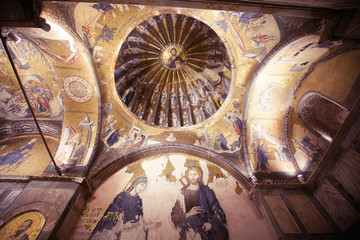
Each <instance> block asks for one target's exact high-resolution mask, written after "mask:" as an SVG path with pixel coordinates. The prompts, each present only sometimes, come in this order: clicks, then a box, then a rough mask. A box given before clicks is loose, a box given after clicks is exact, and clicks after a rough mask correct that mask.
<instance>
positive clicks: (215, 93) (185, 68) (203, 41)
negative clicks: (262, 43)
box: [115, 14, 232, 127]
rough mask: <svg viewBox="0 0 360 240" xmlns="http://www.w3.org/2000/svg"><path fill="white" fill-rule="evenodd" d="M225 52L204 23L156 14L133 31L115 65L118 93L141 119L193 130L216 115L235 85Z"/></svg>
mask: <svg viewBox="0 0 360 240" xmlns="http://www.w3.org/2000/svg"><path fill="white" fill-rule="evenodd" d="M231 76H232V75H231V67H230V60H229V56H228V53H227V51H226V48H225V46H224V44H223V42H222V41H221V39H220V38H219V37H218V36H217V34H216V33H215V32H214V31H213V30H212V29H211V28H210V27H209V26H207V25H206V24H204V23H202V22H200V21H199V20H197V19H195V18H192V17H189V16H185V15H180V14H161V15H157V16H153V17H151V18H149V19H147V20H145V21H144V22H142V23H141V24H139V25H138V26H136V27H135V29H133V30H132V31H131V33H130V34H129V35H128V36H127V38H126V39H125V41H124V43H123V45H122V47H121V49H120V52H119V55H118V58H117V61H116V66H115V85H116V90H117V92H118V94H119V96H120V98H121V99H122V101H123V102H124V103H125V105H126V106H127V107H128V108H129V109H130V110H131V111H132V112H133V113H134V114H136V115H137V116H138V117H139V118H141V119H144V120H146V121H147V122H148V123H150V124H154V125H159V126H162V127H182V126H191V125H195V124H198V123H201V122H203V121H204V120H205V119H207V118H209V117H210V116H212V115H213V114H214V113H215V112H216V111H217V110H218V109H219V108H220V106H221V105H222V104H223V102H224V101H225V98H226V97H227V95H228V92H229V90H230V86H231Z"/></svg>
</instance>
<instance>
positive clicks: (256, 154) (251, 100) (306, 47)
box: [244, 35, 334, 182]
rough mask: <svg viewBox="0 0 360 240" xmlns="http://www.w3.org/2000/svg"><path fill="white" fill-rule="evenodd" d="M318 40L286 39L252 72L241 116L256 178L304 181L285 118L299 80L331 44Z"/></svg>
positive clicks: (325, 53)
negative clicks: (286, 40) (252, 77)
mask: <svg viewBox="0 0 360 240" xmlns="http://www.w3.org/2000/svg"><path fill="white" fill-rule="evenodd" d="M318 40H319V36H317V35H307V36H303V37H298V38H297V39H294V40H292V41H290V42H288V44H286V45H284V46H283V47H281V49H279V50H278V51H277V52H276V53H274V54H273V55H272V57H271V58H270V59H269V60H268V61H267V64H266V65H265V66H263V67H262V68H261V69H259V70H258V71H257V72H256V74H255V75H254V76H255V77H254V79H253V81H252V83H251V86H250V87H249V90H248V98H247V100H246V103H245V110H244V119H246V125H247V126H246V129H247V130H246V138H247V140H248V143H247V146H246V147H247V150H248V152H247V154H248V158H249V161H250V164H251V166H252V169H253V171H254V172H255V175H256V176H257V177H258V178H262V179H266V178H271V176H272V177H275V178H279V177H280V178H289V177H290V178H291V177H294V176H298V177H299V181H302V182H304V180H303V178H302V175H301V174H302V171H306V168H304V167H303V165H301V166H302V167H299V164H298V160H299V159H296V158H295V157H294V155H293V153H292V149H291V139H292V136H291V134H292V133H289V131H288V129H289V128H292V126H288V119H289V109H291V105H292V102H293V101H294V94H295V91H296V86H297V85H298V84H299V79H301V77H302V76H303V75H304V74H305V73H306V70H307V69H309V67H310V66H312V65H313V64H314V62H316V61H317V60H318V59H321V58H323V57H324V56H325V55H327V54H328V53H329V51H330V50H329V49H331V48H332V47H334V45H332V44H330V45H319V44H318ZM307 161H310V159H307Z"/></svg>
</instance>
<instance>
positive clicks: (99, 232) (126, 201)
mask: <svg viewBox="0 0 360 240" xmlns="http://www.w3.org/2000/svg"><path fill="white" fill-rule="evenodd" d="M140 184H142V186H140V188H139V187H138V185H140ZM146 186H147V178H146V177H139V178H137V179H136V180H135V181H134V182H133V183H132V184H131V186H130V187H129V188H128V189H127V190H126V191H123V192H121V193H119V194H118V195H117V196H116V197H115V198H114V200H113V202H112V203H111V204H110V205H109V207H108V208H107V209H106V211H105V213H104V215H103V217H102V218H101V219H100V221H99V222H98V223H97V225H96V227H95V228H94V230H93V231H92V233H91V239H129V236H132V238H131V239H137V240H141V239H146V232H145V229H144V224H143V204H142V199H141V198H140V197H139V195H138V194H139V193H140V192H142V191H144V190H145V187H146Z"/></svg>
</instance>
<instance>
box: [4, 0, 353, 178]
mask: <svg viewBox="0 0 360 240" xmlns="http://www.w3.org/2000/svg"><path fill="white" fill-rule="evenodd" d="M42 17H43V18H45V19H46V23H47V24H48V26H49V27H50V30H49V31H43V30H40V29H28V28H17V29H9V30H8V31H9V32H11V33H13V34H16V35H17V36H19V37H20V38H21V39H22V40H21V41H20V42H19V43H16V42H15V41H13V40H9V44H8V45H9V48H10V49H11V51H12V52H13V53H14V54H13V56H12V57H13V59H14V62H15V64H16V69H17V71H18V72H19V75H20V78H21V79H22V81H23V84H24V85H25V88H26V89H27V90H26V91H25V92H27V95H28V96H29V97H30V100H31V103H32V106H33V109H34V111H35V116H36V117H37V118H39V119H40V120H46V121H49V122H51V121H53V122H56V124H57V126H59V125H61V126H62V128H61V129H62V130H61V138H60V143H59V146H58V148H57V151H56V154H55V161H56V163H57V164H58V165H59V166H60V167H61V169H62V170H63V171H64V172H65V173H69V174H74V173H79V172H81V171H84V169H85V168H86V166H87V165H88V163H89V162H91V161H95V162H94V164H93V166H92V169H90V176H97V175H98V174H100V172H101V171H103V170H104V169H107V167H108V166H111V165H113V164H118V162H119V161H122V160H119V159H126V157H127V156H130V155H131V154H135V153H136V154H137V153H140V152H142V151H147V150H149V149H152V148H154V149H155V148H156V147H166V146H179V147H180V146H181V147H182V148H188V149H193V150H194V149H195V150H196V151H201V150H202V151H207V152H209V153H212V154H216V155H217V156H219V158H221V159H223V160H222V161H223V162H224V164H225V165H227V166H231V167H232V168H233V169H234V170H235V171H236V172H237V173H239V174H241V175H242V176H244V177H245V178H247V179H250V178H251V177H253V176H257V177H258V178H261V179H278V178H283V179H295V180H296V178H294V177H296V176H297V175H299V174H302V173H303V172H306V171H308V170H309V166H310V163H311V161H312V158H313V157H314V154H315V155H316V157H317V158H319V159H320V155H321V154H320V149H322V151H324V149H326V146H327V143H326V141H324V139H320V138H319V137H317V136H316V134H314V133H312V132H311V131H310V130H308V129H307V128H306V127H305V126H304V125H303V124H302V123H301V122H300V120H298V118H297V115H296V111H295V109H296V107H297V102H298V100H299V99H300V98H301V96H302V95H303V94H305V93H306V92H308V91H310V90H312V91H317V92H320V93H322V94H323V95H325V96H327V97H330V98H331V99H333V100H334V101H336V102H339V103H340V104H341V102H344V101H345V99H346V96H347V95H348V94H349V92H351V88H352V85H353V84H354V82H355V80H356V77H357V75H358V74H359V73H358V70H356V68H355V66H356V64H358V59H359V53H358V52H354V54H353V55H351V54H350V55H348V56H347V57H344V58H341V59H340V60H334V59H335V58H336V57H334V59H333V58H331V57H330V58H328V57H329V56H332V55H331V54H336V52H337V51H338V50H339V49H341V47H342V46H341V42H326V43H323V44H318V41H319V33H320V30H321V27H322V21H321V19H314V18H312V19H305V18H298V17H296V18H294V17H289V16H277V15H269V14H254V13H246V12H231V11H215V10H204V9H194V8H191V9H190V8H169V7H166V8H165V7H158V6H143V5H127V4H106V3H101V4H100V3H72V2H45V3H44V8H43V12H42ZM179 19H181V21H180V20H179ZM8 39H10V37H9V38H8ZM214 39H215V40H214ZM177 40H178V41H177ZM211 41H215V42H218V43H219V44H215V45H213V44H211ZM192 44H193V45H192ZM209 46H211V47H209ZM187 47H188V48H187ZM194 49H197V50H196V52H195V53H192V51H194ZM15 53H16V54H15ZM344 54H348V53H344ZM344 56H345V55H344ZM171 59H174V62H173V63H174V64H172V63H169V64H168V62H169V60H171ZM322 59H324V60H322ZM321 61H324V63H322V62H321ZM318 63H321V66H319V67H318V68H316V69H315V67H314V66H317V65H316V64H318ZM0 64H1V69H2V71H1V73H0V74H2V75H3V77H2V78H1V79H2V80H1V83H2V84H3V85H1V86H2V88H1V91H2V92H4V96H8V95H10V98H14V96H15V95H14V96H12V94H14V93H15V91H16V90H15V85H14V87H12V85H11V84H12V83H11V82H9V81H13V82H14V81H15V80H16V79H15V78H14V77H12V69H11V68H10V67H9V65H8V62H7V59H6V58H4V57H3V60H2V62H1V63H0ZM151 66H153V67H154V68H153V70H151ZM156 66H158V68H156ZM345 66H346V67H345ZM327 68H329V69H337V70H339V71H334V72H332V73H331V72H330V71H329V72H327V70H326V69H327ZM160 69H161V70H160ZM314 69H315V70H314ZM320 69H322V70H320ZM347 71H349V72H351V77H350V79H351V80H345V79H344V77H343V75H344V74H342V73H344V72H347ZM325 73H326V74H328V75H326V74H325ZM8 74H9V75H8ZM309 74H310V75H309ZM8 76H11V77H10V78H9V77H8ZM323 76H327V78H326V79H324V78H323ZM10 79H11V80H10ZM144 79H145V80H144ZM336 79H341V80H342V81H345V82H346V84H344V86H342V87H341V88H329V87H328V86H329V85H331V86H334V85H335V83H336V82H337V81H336ZM144 81H145V82H147V84H143V82H144ZM175 83H177V84H175ZM14 84H15V83H14ZM10 85H11V86H10ZM145 85H146V87H145ZM13 88H14V89H13ZM180 90H181V91H180ZM204 90H206V91H204ZM211 90H213V91H211ZM225 90H226V91H225ZM185 92H186V94H185ZM130 93H131V94H130ZM119 95H120V96H119ZM10 98H7V99H10ZM7 99H6V100H7ZM132 99H135V100H134V101H132ZM182 99H183V101H182ZM14 100H15V98H14ZM20 100H21V99H20ZM20 100H19V101H20ZM24 106H25V105H24ZM1 107H2V108H1V109H2V112H4V111H5V113H3V118H10V117H11V113H9V112H6V111H8V110H7V109H9V108H7V105H6V101H5V99H4V101H3V103H2V105H1ZM23 108H24V109H22V108H21V107H20V110H19V111H20V112H21V111H22V112H26V106H25V107H23ZM289 109H290V110H289ZM151 112H152V113H154V115H152V114H151ZM155 112H157V114H155ZM161 113H163V114H161ZM163 116H164V118H163ZM18 118H20V117H18ZM149 123H150V124H149ZM49 126H50V125H49ZM297 145H298V147H300V148H303V150H302V151H295V150H296V148H297V147H296V146H297ZM97 148H99V152H98V153H99V157H98V158H97V159H94V156H95V155H94V154H95V149H97ZM304 149H305V150H304ZM154 154H155V153H154ZM124 161H125V160H124ZM76 169H77V170H76ZM79 169H80V170H79ZM254 174H255V175H254ZM254 181H256V180H254ZM296 181H298V180H296Z"/></svg>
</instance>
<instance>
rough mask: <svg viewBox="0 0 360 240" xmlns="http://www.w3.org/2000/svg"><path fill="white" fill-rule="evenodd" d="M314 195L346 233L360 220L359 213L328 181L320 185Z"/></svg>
mask: <svg viewBox="0 0 360 240" xmlns="http://www.w3.org/2000/svg"><path fill="white" fill-rule="evenodd" d="M314 195H315V197H316V198H317V199H318V200H319V202H320V203H321V204H322V205H323V207H324V208H325V209H326V211H327V212H328V213H329V215H330V216H331V217H332V219H333V220H334V221H335V222H336V224H337V225H338V226H339V227H340V229H341V230H342V231H346V230H347V229H348V228H349V227H351V226H352V225H353V224H354V223H355V222H356V221H358V220H359V219H360V215H359V213H358V212H357V211H356V210H355V209H354V208H353V207H352V206H351V205H350V204H349V203H348V202H347V201H346V200H345V199H344V197H343V196H342V195H341V194H340V193H339V192H338V191H337V190H336V189H335V187H334V186H333V185H332V184H331V183H330V182H329V181H328V180H325V181H324V182H323V183H322V184H321V185H320V187H319V188H318V189H317V191H316V192H315V194H314Z"/></svg>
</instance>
